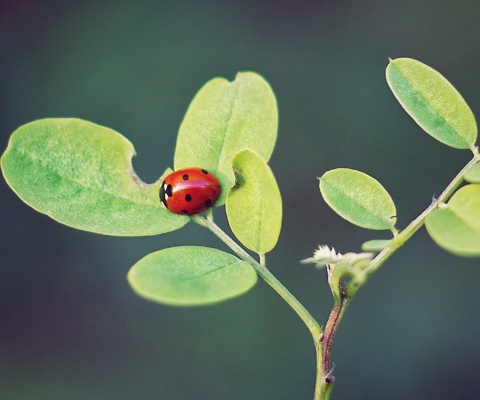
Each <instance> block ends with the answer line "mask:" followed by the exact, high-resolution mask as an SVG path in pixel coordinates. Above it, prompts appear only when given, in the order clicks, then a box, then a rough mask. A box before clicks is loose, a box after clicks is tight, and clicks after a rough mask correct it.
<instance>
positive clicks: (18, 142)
mask: <svg viewBox="0 0 480 400" xmlns="http://www.w3.org/2000/svg"><path fill="white" fill-rule="evenodd" d="M134 154H135V151H134V148H133V146H132V144H131V143H130V142H129V141H128V140H127V139H126V138H125V137H123V136H122V135H120V134H119V133H117V132H115V131H113V130H111V129H108V128H105V127H102V126H99V125H95V124H93V123H91V122H87V121H83V120H79V119H73V118H68V119H67V118H65V119H63V118H62V119H43V120H38V121H34V122H31V123H29V124H26V125H24V126H22V127H20V128H19V129H18V130H17V131H15V132H14V133H13V135H12V136H11V138H10V142H9V145H8V148H7V150H6V151H5V153H4V154H3V156H2V160H1V165H2V171H3V175H4V176H5V180H6V181H7V183H8V184H9V185H10V187H11V188H12V189H13V190H14V191H15V192H16V193H17V195H18V196H19V197H20V198H21V199H22V200H23V201H25V203H27V204H28V205H30V206H31V207H33V208H34V209H35V210H37V211H39V212H41V213H44V214H47V215H49V216H50V217H52V218H53V219H55V220H57V221H58V222H61V223H63V224H66V225H69V226H72V227H74V228H77V229H83V230H86V231H90V232H96V233H102V234H106V235H117V236H146V235H156V234H159V233H165V232H170V231H173V230H175V229H178V228H180V227H182V226H183V225H185V224H186V223H187V222H188V217H185V216H181V215H176V214H173V213H171V212H170V211H168V210H166V209H165V208H164V207H163V206H162V205H161V203H160V200H159V197H158V189H159V186H160V182H157V183H155V184H152V185H147V184H145V183H144V182H142V181H141V180H140V179H139V178H138V176H137V175H136V174H135V172H134V171H133V169H132V163H131V161H132V156H133V155H134Z"/></svg>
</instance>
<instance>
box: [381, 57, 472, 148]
mask: <svg viewBox="0 0 480 400" xmlns="http://www.w3.org/2000/svg"><path fill="white" fill-rule="evenodd" d="M386 76H387V82H388V85H389V86H390V88H391V89H392V91H393V94H394V95H395V97H396V98H397V100H398V101H399V102H400V104H401V105H402V106H403V108H404V109H405V111H407V113H408V114H410V116H411V117H412V118H413V119H414V120H415V122H416V123H417V124H418V125H420V127H421V128H422V129H424V130H425V132H427V133H428V134H429V135H431V136H433V137H434V138H435V139H437V140H439V141H440V142H442V143H445V144H446V145H448V146H451V147H455V148H457V149H468V148H471V149H473V148H474V144H475V141H476V140H477V124H476V122H475V117H474V116H473V113H472V111H471V110H470V108H469V107H468V105H467V103H466V102H465V100H464V99H463V98H462V96H461V95H460V93H458V92H457V90H456V89H455V88H454V87H453V86H452V85H451V83H450V82H448V81H447V80H446V79H445V78H444V77H443V76H442V75H440V74H439V73H438V72H437V71H435V70H434V69H432V68H430V67H429V66H427V65H425V64H422V63H421V62H419V61H416V60H412V59H411V58H397V59H396V60H390V63H389V64H388V66H387V71H386Z"/></svg>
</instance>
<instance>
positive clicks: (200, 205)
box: [160, 168, 222, 215]
mask: <svg viewBox="0 0 480 400" xmlns="http://www.w3.org/2000/svg"><path fill="white" fill-rule="evenodd" d="M221 191H222V187H221V185H220V182H219V181H218V179H217V178H216V177H215V176H214V175H213V174H211V173H210V172H208V171H206V170H204V169H201V168H185V169H181V170H178V171H175V172H172V173H171V174H170V175H168V176H167V177H166V178H165V180H164V181H163V183H162V186H161V187H160V200H161V201H162V203H163V204H164V205H165V207H167V208H168V209H169V210H170V211H171V212H173V213H175V214H183V215H193V214H198V213H201V212H203V211H205V210H206V209H207V208H210V207H211V206H213V204H214V203H215V201H216V200H217V199H218V196H219V195H220V192H221Z"/></svg>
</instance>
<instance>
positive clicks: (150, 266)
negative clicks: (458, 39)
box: [127, 246, 257, 306]
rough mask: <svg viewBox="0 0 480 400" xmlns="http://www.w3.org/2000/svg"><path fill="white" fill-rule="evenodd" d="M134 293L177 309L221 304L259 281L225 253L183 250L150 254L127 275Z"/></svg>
mask: <svg viewBox="0 0 480 400" xmlns="http://www.w3.org/2000/svg"><path fill="white" fill-rule="evenodd" d="M127 279H128V282H129V283H130V285H131V286H132V288H133V290H134V291H135V292H136V293H137V294H138V295H139V296H142V297H144V298H146V299H149V300H152V301H156V302H159V303H163V304H169V305H176V306H199V305H206V304H213V303H218V302H221V301H224V300H227V299H230V298H232V297H235V296H238V295H241V294H243V293H245V292H246V291H247V290H249V289H250V288H251V287H252V286H253V285H255V283H256V281H257V274H256V272H255V270H254V269H253V267H252V266H251V265H250V264H248V263H247V262H245V261H241V260H239V259H238V258H237V257H235V256H233V255H231V254H229V253H225V252H223V251H220V250H217V249H212V248H208V247H201V246H180V247H171V248H168V249H163V250H160V251H156V252H154V253H151V254H149V255H148V256H146V257H144V258H142V259H141V260H140V261H138V262H137V263H136V264H135V265H134V266H133V267H132V268H131V269H130V271H129V272H128V275H127Z"/></svg>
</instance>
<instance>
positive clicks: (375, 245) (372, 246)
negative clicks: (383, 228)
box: [362, 239, 392, 253]
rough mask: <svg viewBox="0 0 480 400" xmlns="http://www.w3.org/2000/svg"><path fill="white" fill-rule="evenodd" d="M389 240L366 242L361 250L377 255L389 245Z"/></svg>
mask: <svg viewBox="0 0 480 400" xmlns="http://www.w3.org/2000/svg"><path fill="white" fill-rule="evenodd" d="M391 242H392V241H391V239H389V240H385V239H374V240H368V241H366V242H364V243H363V244H362V250H363V251H372V252H375V253H378V252H379V251H382V250H383V249H384V248H385V247H387V245H388V244H389V243H391Z"/></svg>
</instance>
